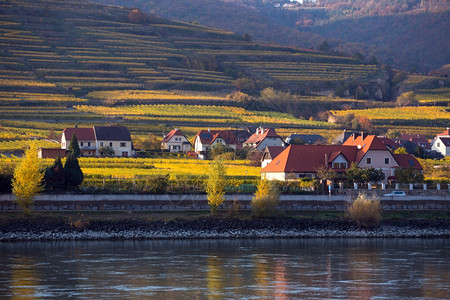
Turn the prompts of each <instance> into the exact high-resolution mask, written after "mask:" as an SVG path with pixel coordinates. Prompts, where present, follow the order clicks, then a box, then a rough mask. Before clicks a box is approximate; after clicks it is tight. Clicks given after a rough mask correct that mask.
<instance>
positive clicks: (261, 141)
mask: <svg viewBox="0 0 450 300" xmlns="http://www.w3.org/2000/svg"><path fill="white" fill-rule="evenodd" d="M243 145H244V147H250V148H253V149H257V150H259V151H263V150H264V148H266V147H267V146H284V141H283V139H282V138H281V137H280V136H279V135H278V134H277V133H276V132H275V130H274V129H272V128H262V127H259V128H257V129H256V132H255V133H254V134H252V135H251V136H250V137H249V138H248V139H247V140H246V141H245V142H244V144H243Z"/></svg>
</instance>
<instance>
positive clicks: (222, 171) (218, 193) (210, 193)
mask: <svg viewBox="0 0 450 300" xmlns="http://www.w3.org/2000/svg"><path fill="white" fill-rule="evenodd" d="M226 173H227V170H226V167H225V166H224V164H223V162H222V161H221V160H214V161H213V162H212V163H211V165H210V168H209V174H208V180H207V182H206V194H207V198H208V205H209V207H210V209H211V213H212V214H215V213H216V211H217V208H218V207H219V205H220V204H222V202H223V201H224V200H225V186H226V185H227V179H226V177H225V176H226Z"/></svg>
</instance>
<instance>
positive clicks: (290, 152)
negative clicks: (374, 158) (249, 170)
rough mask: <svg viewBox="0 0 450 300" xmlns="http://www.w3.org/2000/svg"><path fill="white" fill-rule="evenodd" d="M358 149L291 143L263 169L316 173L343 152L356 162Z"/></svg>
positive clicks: (351, 160)
mask: <svg viewBox="0 0 450 300" xmlns="http://www.w3.org/2000/svg"><path fill="white" fill-rule="evenodd" d="M359 152H360V150H358V148H357V147H355V146H342V145H290V146H288V147H287V148H286V149H285V150H284V151H283V152H281V153H280V154H279V155H278V156H277V157H276V158H275V159H274V160H272V162H270V163H269V164H268V165H267V166H266V167H265V168H263V169H262V170H261V172H262V173H265V172H284V173H289V172H295V173H314V172H316V170H317V169H318V168H319V167H320V166H325V165H326V163H325V160H328V164H327V167H331V163H332V162H333V160H334V159H335V158H336V157H337V156H339V154H342V155H343V156H344V157H345V159H346V160H347V161H348V162H349V163H352V162H356V158H357V156H358V153H359Z"/></svg>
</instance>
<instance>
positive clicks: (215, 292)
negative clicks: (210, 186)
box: [0, 239, 450, 300]
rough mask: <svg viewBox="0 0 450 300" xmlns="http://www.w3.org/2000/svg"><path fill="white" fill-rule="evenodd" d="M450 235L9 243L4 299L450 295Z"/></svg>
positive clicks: (1, 261)
mask: <svg viewBox="0 0 450 300" xmlns="http://www.w3.org/2000/svg"><path fill="white" fill-rule="evenodd" d="M449 246H450V241H449V240H448V239H265V240H152V241H77V242H63V241H61V242H16V243H0V254H1V256H0V299H164V300H170V299H358V300H364V299H450V251H449V250H450V249H449Z"/></svg>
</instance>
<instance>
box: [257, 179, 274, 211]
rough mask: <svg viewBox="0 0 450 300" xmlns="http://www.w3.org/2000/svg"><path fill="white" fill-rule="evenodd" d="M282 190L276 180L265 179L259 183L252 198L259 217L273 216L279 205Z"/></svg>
mask: <svg viewBox="0 0 450 300" xmlns="http://www.w3.org/2000/svg"><path fill="white" fill-rule="evenodd" d="M279 198H280V192H279V190H278V187H277V185H276V183H275V182H272V181H269V180H266V179H263V180H261V181H260V182H259V184H258V189H257V190H256V192H255V196H254V197H253V198H252V209H253V212H254V214H255V215H256V216H257V217H269V216H272V215H273V214H274V213H275V211H276V207H277V205H278V200H279Z"/></svg>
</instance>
